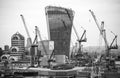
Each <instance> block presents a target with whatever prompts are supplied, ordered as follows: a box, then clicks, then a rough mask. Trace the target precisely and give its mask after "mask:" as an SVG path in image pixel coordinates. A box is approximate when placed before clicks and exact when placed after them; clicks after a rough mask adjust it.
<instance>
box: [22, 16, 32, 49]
mask: <svg viewBox="0 0 120 78" xmlns="http://www.w3.org/2000/svg"><path fill="white" fill-rule="evenodd" d="M20 16H21V19H22V21H23V24H24V27H25V30H26V33H27V36H28V38H27V47H28V48H29V47H30V46H31V45H32V39H31V37H30V34H29V32H28V28H27V25H26V23H25V19H24V16H23V15H22V14H21V15H20Z"/></svg>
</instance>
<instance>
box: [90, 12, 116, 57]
mask: <svg viewBox="0 0 120 78" xmlns="http://www.w3.org/2000/svg"><path fill="white" fill-rule="evenodd" d="M89 11H90V13H91V15H92V16H93V18H94V21H95V23H96V25H97V27H98V29H99V31H100V34H101V35H102V37H103V39H104V42H105V47H106V55H107V56H109V52H110V50H111V49H117V44H116V47H114V48H113V47H112V44H113V43H114V41H115V40H117V35H115V38H114V39H113V41H112V43H111V45H110V46H109V44H108V42H107V38H106V30H105V29H104V22H103V21H102V22H101V26H100V25H99V23H98V21H97V19H96V16H95V15H94V12H93V11H91V10H89Z"/></svg>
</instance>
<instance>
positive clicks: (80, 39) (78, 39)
mask: <svg viewBox="0 0 120 78" xmlns="http://www.w3.org/2000/svg"><path fill="white" fill-rule="evenodd" d="M65 10H66V12H67V14H68V17H69V19H70V22H71V23H72V19H71V16H70V13H69V12H68V10H67V9H65ZM72 26H73V30H74V32H75V34H76V36H77V41H78V42H79V50H78V53H81V42H86V41H87V38H86V30H84V32H83V34H82V36H81V38H79V36H78V33H77V30H76V28H75V26H74V25H72ZM84 36H85V38H84V39H83V37H84Z"/></svg>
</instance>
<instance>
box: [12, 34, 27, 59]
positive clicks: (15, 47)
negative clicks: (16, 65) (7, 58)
mask: <svg viewBox="0 0 120 78" xmlns="http://www.w3.org/2000/svg"><path fill="white" fill-rule="evenodd" d="M10 50H11V53H10V55H11V56H14V57H17V58H18V59H20V58H21V57H22V54H23V53H24V51H25V38H24V36H23V35H21V34H20V33H19V32H16V33H15V34H13V36H12V37H11V49H10Z"/></svg>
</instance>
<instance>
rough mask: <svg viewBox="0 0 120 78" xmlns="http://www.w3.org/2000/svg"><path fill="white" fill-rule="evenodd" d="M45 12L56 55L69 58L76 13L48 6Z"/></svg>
mask: <svg viewBox="0 0 120 78" xmlns="http://www.w3.org/2000/svg"><path fill="white" fill-rule="evenodd" d="M45 10H46V18H47V23H48V34H49V39H50V40H52V41H54V51H55V55H66V56H69V52H70V40H71V30H72V25H73V18H74V11H73V10H71V9H67V8H63V7H56V6H47V7H46V8H45Z"/></svg>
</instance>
